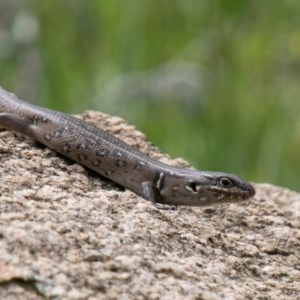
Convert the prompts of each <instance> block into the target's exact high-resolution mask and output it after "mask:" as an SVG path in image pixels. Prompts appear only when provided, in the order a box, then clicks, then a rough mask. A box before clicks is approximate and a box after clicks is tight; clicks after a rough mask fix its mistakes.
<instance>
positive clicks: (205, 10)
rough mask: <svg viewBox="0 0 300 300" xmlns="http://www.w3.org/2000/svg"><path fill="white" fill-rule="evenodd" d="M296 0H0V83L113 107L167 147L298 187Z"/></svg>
mask: <svg viewBox="0 0 300 300" xmlns="http://www.w3.org/2000/svg"><path fill="white" fill-rule="evenodd" d="M299 78H300V2H299V1H297V0H285V1H282V0H265V1H238V0H236V1H228V0H219V1H210V0H203V1H201V0H199V1H192V0H185V1H184V0H159V1H158V0H127V1H121V0H99V1H94V0H88V1H79V0H65V1H58V0H52V1H38V0H36V1H31V0H28V1H21V0H20V1H17V0H1V3H0V85H2V86H3V87H4V88H5V89H7V90H9V91H11V92H14V93H16V94H17V95H18V96H19V97H20V98H22V99H25V100H27V101H30V102H33V103H37V104H38V105H42V106H46V107H49V108H53V109H56V110H61V111H64V112H69V113H81V112H83V110H85V109H93V110H100V111H103V112H105V113H109V114H113V115H118V116H121V117H123V118H125V119H127V120H128V121H129V122H131V123H133V124H134V125H136V127H137V128H138V129H139V130H141V131H143V132H144V133H146V134H147V136H148V138H149V140H151V141H152V142H153V143H154V144H156V145H157V146H159V147H160V148H161V149H162V150H163V151H164V152H166V153H169V154H170V155H171V156H172V157H178V156H180V157H184V158H185V159H187V160H188V161H189V162H190V163H191V164H192V165H193V166H195V167H197V168H198V169H209V170H222V171H227V172H233V173H237V174H239V175H241V176H242V177H244V178H247V179H248V180H252V181H256V182H270V183H275V184H278V185H281V186H286V187H290V188H293V189H295V190H299V183H300V153H299V149H300V118H299V113H300V84H299V83H300V80H299Z"/></svg>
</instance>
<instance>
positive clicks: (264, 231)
mask: <svg viewBox="0 0 300 300" xmlns="http://www.w3.org/2000/svg"><path fill="white" fill-rule="evenodd" d="M84 118H85V119H86V120H87V121H89V122H93V123H94V124H96V125H97V126H99V124H101V127H102V128H106V129H108V130H109V131H111V132H113V133H114V134H116V135H117V136H119V137H120V138H122V139H123V140H125V141H126V142H128V143H130V144H132V145H135V146H136V147H139V148H140V149H141V150H142V151H144V152H146V153H149V154H150V155H151V156H152V157H155V158H156V159H160V160H162V161H164V162H167V163H169V164H173V165H177V166H187V163H185V162H184V161H183V160H180V159H179V160H170V159H169V158H168V157H166V156H165V155H163V154H161V153H159V151H158V150H157V149H156V148H155V147H153V146H151V145H150V144H149V143H148V142H147V141H146V139H145V137H144V136H143V135H142V134H141V133H138V132H136V131H135V130H134V128H133V127H132V126H129V125H127V124H126V123H125V122H123V121H122V120H121V119H119V118H114V117H108V116H106V115H103V114H100V113H95V112H87V113H86V114H85V115H84ZM0 160H1V162H0V176H1V186H0V299H8V300H9V299H22V300H23V299H31V300H32V299H45V298H46V299H199V300H200V299H299V298H300V230H299V228H300V194H299V193H295V192H292V191H289V190H287V189H284V188H280V187H275V186H272V185H269V184H256V185H255V187H256V190H257V194H256V196H255V198H254V199H252V200H250V201H247V202H244V203H240V204H231V205H223V206H215V207H210V208H190V207H188V208H185V207H180V208H179V209H178V210H177V211H175V212H173V211H160V210H157V209H155V208H154V207H153V206H151V204H150V203H148V202H147V201H145V200H143V199H141V198H140V197H138V196H136V195H135V194H133V193H132V192H130V191H128V190H124V189H123V188H121V187H119V186H117V185H116V184H114V183H112V182H110V181H108V180H105V179H103V178H100V177H99V176H97V175H96V174H95V173H93V172H91V171H88V170H87V169H85V168H83V167H81V166H80V165H78V164H76V163H73V162H71V161H69V160H67V159H65V158H63V157H62V156H59V155H57V154H56V153H54V152H53V151H51V150H49V149H48V148H45V147H43V146H41V145H38V144H36V143H35V142H33V141H32V140H30V139H28V138H26V137H24V136H22V135H20V134H17V133H13V132H10V131H6V130H1V131H0Z"/></svg>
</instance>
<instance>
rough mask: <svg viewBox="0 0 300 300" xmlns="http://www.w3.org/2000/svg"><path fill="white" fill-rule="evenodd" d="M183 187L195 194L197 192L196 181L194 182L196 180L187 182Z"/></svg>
mask: <svg viewBox="0 0 300 300" xmlns="http://www.w3.org/2000/svg"><path fill="white" fill-rule="evenodd" d="M185 188H186V189H187V190H188V191H190V192H192V193H195V194H197V193H198V183H196V182H193V181H192V182H189V183H188V184H187V185H186V186H185Z"/></svg>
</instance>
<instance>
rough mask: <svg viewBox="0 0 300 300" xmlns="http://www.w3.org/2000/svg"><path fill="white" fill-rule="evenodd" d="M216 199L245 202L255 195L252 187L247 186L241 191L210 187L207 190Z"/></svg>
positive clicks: (238, 189)
mask: <svg viewBox="0 0 300 300" xmlns="http://www.w3.org/2000/svg"><path fill="white" fill-rule="evenodd" d="M209 189H210V190H211V191H212V192H213V193H214V195H215V196H216V198H217V199H220V200H221V199H231V200H232V199H240V200H246V199H248V198H251V197H253V196H254V195H255V189H254V187H253V186H252V185H250V184H249V185H247V186H246V187H244V188H243V189H241V188H237V187H233V188H230V189H228V188H224V187H219V186H211V187H210V188H209Z"/></svg>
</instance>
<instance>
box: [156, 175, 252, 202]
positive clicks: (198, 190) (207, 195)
mask: <svg viewBox="0 0 300 300" xmlns="http://www.w3.org/2000/svg"><path fill="white" fill-rule="evenodd" d="M177 176H178V177H177ZM176 177H177V180H176ZM179 178H180V180H178V179H179ZM165 186H166V190H162V191H161V196H162V199H163V202H164V203H165V204H168V199H169V200H170V201H172V204H175V203H176V204H175V205H189V206H209V205H214V204H218V203H219V204H222V203H230V202H240V201H244V200H246V199H249V198H251V197H253V196H254V194H255V189H254V187H253V186H252V185H251V184H250V183H248V182H246V181H244V180H243V179H241V178H239V177H238V176H236V175H233V174H227V173H221V172H206V171H193V170H191V171H190V172H189V171H187V172H184V173H183V174H176V175H175V176H174V177H173V178H172V176H170V177H169V183H168V185H165ZM167 195H168V196H167Z"/></svg>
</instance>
